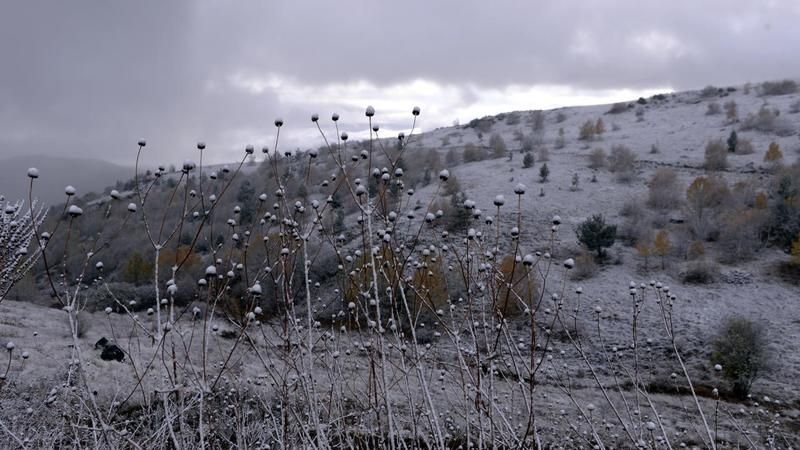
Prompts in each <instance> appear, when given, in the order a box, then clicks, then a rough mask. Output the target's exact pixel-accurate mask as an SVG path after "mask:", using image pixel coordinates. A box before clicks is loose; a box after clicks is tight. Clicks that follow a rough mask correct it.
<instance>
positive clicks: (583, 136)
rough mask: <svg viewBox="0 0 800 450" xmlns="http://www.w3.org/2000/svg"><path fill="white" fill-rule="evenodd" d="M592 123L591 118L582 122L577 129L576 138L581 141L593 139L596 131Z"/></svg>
mask: <svg viewBox="0 0 800 450" xmlns="http://www.w3.org/2000/svg"><path fill="white" fill-rule="evenodd" d="M594 125H595V124H594V122H593V121H591V120H587V121H586V122H583V125H581V127H580V129H579V130H578V139H579V140H581V141H591V140H593V139H594V136H595V132H596V130H595V127H594Z"/></svg>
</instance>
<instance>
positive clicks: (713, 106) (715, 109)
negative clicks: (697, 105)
mask: <svg viewBox="0 0 800 450" xmlns="http://www.w3.org/2000/svg"><path fill="white" fill-rule="evenodd" d="M721 112H722V107H721V106H719V103H717V102H711V103H709V104H708V108H706V115H707V116H716V115H717V114H719V113H721Z"/></svg>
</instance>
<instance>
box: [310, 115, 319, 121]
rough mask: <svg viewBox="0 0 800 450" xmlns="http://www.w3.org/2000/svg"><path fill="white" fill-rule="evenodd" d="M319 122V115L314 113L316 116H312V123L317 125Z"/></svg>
mask: <svg viewBox="0 0 800 450" xmlns="http://www.w3.org/2000/svg"><path fill="white" fill-rule="evenodd" d="M318 120H319V114H317V113H314V114H312V115H311V121H312V122H314V123H317V121H318Z"/></svg>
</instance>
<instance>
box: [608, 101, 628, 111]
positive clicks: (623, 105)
mask: <svg viewBox="0 0 800 450" xmlns="http://www.w3.org/2000/svg"><path fill="white" fill-rule="evenodd" d="M627 110H628V104H627V103H625V102H620V103H614V104H613V105H611V108H610V109H609V110H608V114H621V113H624V112H625V111H627Z"/></svg>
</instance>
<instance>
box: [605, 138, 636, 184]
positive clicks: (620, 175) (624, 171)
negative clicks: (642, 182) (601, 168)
mask: <svg viewBox="0 0 800 450" xmlns="http://www.w3.org/2000/svg"><path fill="white" fill-rule="evenodd" d="M635 168H636V154H635V153H634V152H633V150H631V149H630V148H628V147H626V146H624V145H615V146H613V147H611V154H610V155H609V156H608V170H609V171H610V172H612V173H614V174H615V177H616V180H617V182H620V183H629V182H631V181H633V178H634V176H635V171H634V169H635Z"/></svg>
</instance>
